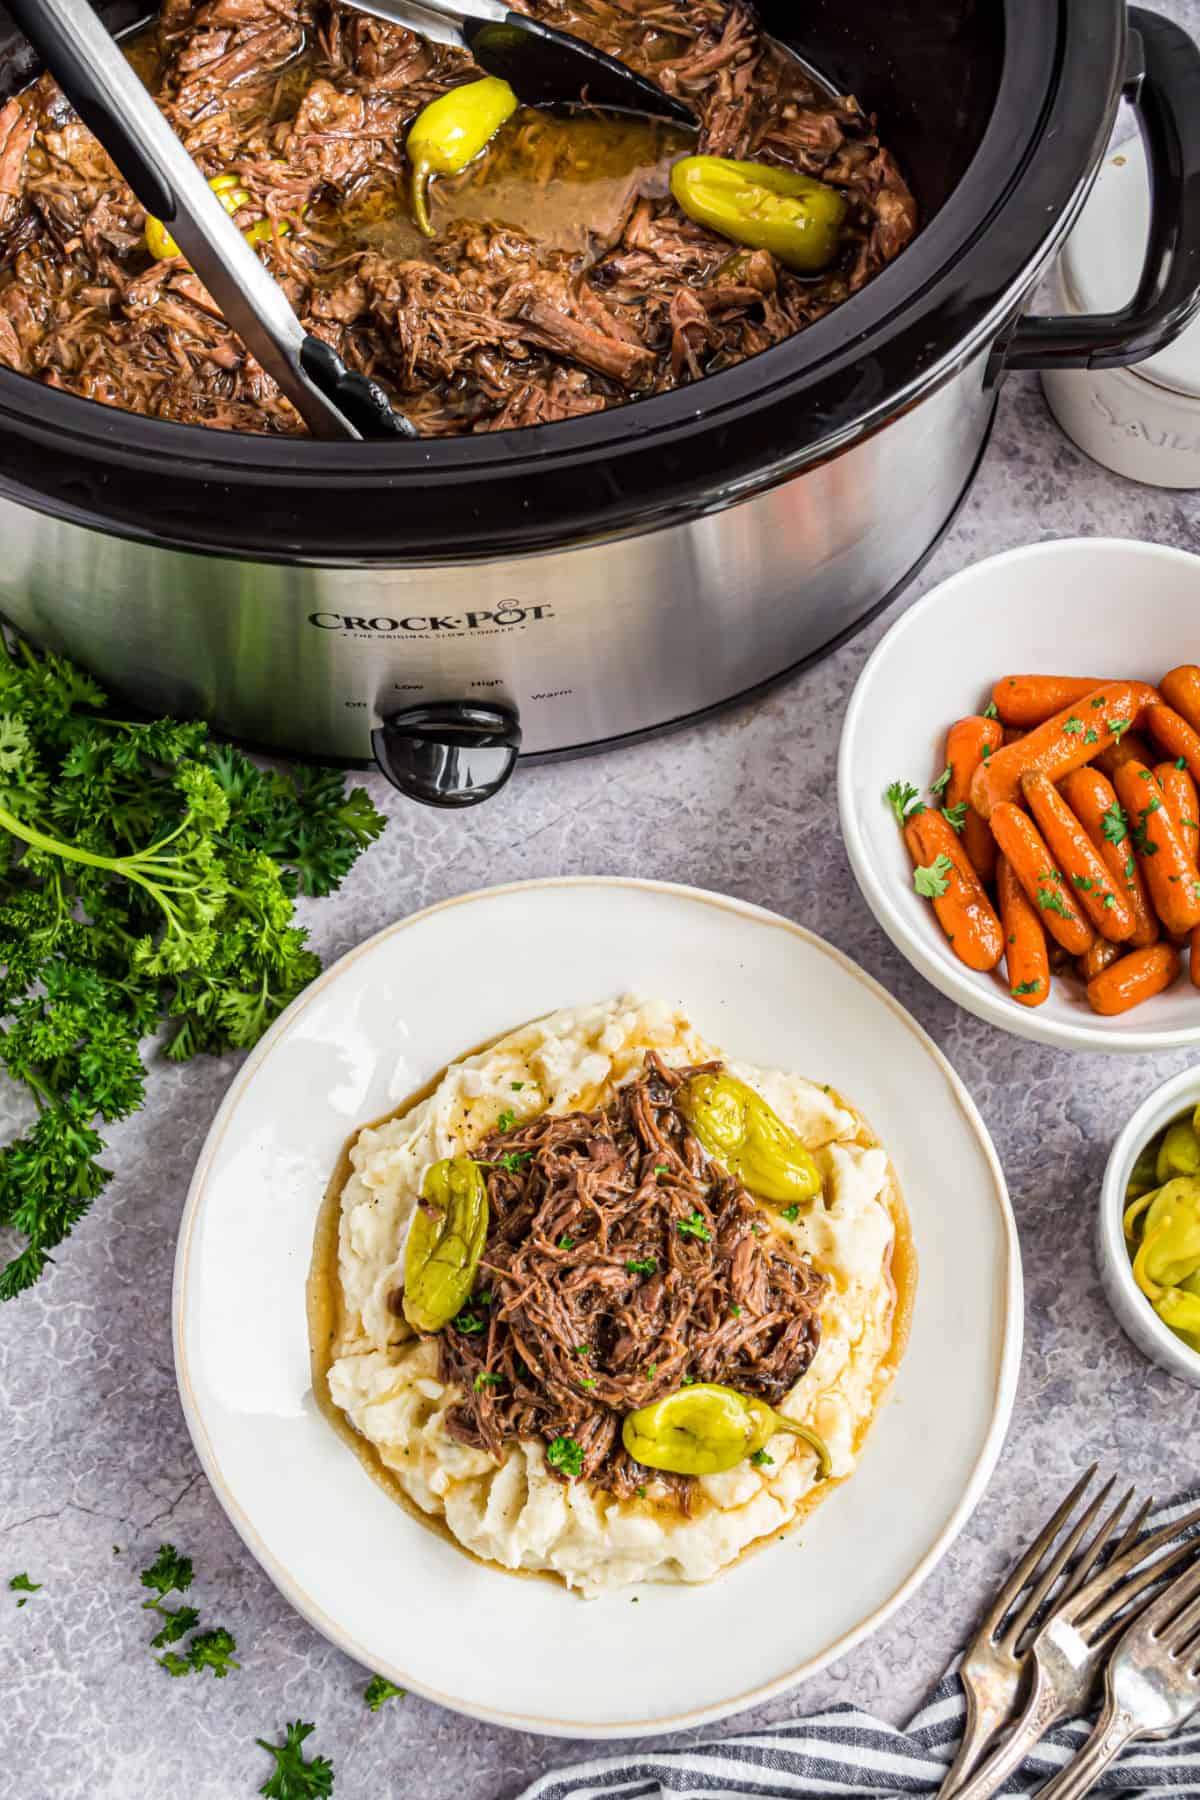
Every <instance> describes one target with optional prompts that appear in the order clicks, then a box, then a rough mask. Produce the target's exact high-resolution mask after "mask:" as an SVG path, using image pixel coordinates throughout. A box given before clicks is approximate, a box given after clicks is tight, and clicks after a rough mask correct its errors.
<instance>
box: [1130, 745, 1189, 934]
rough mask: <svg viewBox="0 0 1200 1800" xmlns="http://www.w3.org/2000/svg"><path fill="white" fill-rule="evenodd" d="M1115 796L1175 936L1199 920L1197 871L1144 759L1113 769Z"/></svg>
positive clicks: (1159, 910)
mask: <svg viewBox="0 0 1200 1800" xmlns="http://www.w3.org/2000/svg"><path fill="white" fill-rule="evenodd" d="M1116 788H1117V798H1118V800H1119V801H1120V802H1121V805H1122V806H1123V807H1124V809H1125V814H1126V817H1127V818H1128V821H1129V835H1130V836H1131V837H1132V839H1133V847H1134V850H1135V851H1136V852H1137V859H1138V864H1139V866H1140V868H1141V871H1142V874H1143V876H1144V877H1145V880H1146V886H1147V887H1148V888H1149V890H1150V899H1151V902H1152V903H1153V906H1154V910H1155V912H1156V913H1157V914H1158V916H1159V918H1160V919H1161V920H1162V923H1163V925H1164V926H1165V927H1166V929H1167V931H1169V932H1170V933H1172V935H1174V936H1178V935H1179V934H1180V933H1182V932H1189V931H1191V929H1192V927H1193V925H1200V871H1198V870H1197V868H1196V865H1195V863H1194V862H1192V860H1191V859H1190V857H1189V856H1188V853H1187V850H1186V849H1185V847H1184V842H1183V839H1182V837H1181V836H1180V834H1179V832H1178V831H1177V829H1176V827H1175V822H1174V820H1173V819H1172V818H1171V815H1170V813H1169V812H1168V811H1167V809H1166V807H1165V806H1164V805H1163V798H1162V795H1161V794H1160V793H1159V791H1158V783H1157V782H1156V781H1155V779H1154V776H1153V774H1152V773H1151V771H1150V770H1149V769H1148V768H1147V767H1146V766H1145V764H1144V763H1137V762H1127V763H1126V764H1125V766H1124V767H1123V768H1121V769H1118V770H1117V780H1116Z"/></svg>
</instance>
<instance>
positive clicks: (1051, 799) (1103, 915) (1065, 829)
mask: <svg viewBox="0 0 1200 1800" xmlns="http://www.w3.org/2000/svg"><path fill="white" fill-rule="evenodd" d="M1021 792H1022V794H1023V795H1024V796H1025V800H1026V802H1027V804H1028V806H1029V810H1030V812H1031V813H1032V814H1033V816H1034V819H1035V820H1036V821H1037V824H1038V826H1039V828H1040V830H1041V833H1042V836H1043V837H1044V838H1045V840H1046V843H1047V846H1048V847H1049V850H1050V854H1051V856H1053V858H1054V860H1055V862H1056V863H1057V864H1058V867H1059V868H1060V869H1061V870H1062V872H1063V874H1064V875H1065V876H1066V878H1067V881H1068V883H1069V884H1070V887H1071V891H1072V892H1073V894H1074V895H1075V898H1076V899H1077V900H1078V902H1079V905H1080V907H1081V909H1082V910H1083V911H1084V912H1085V913H1086V914H1087V916H1088V918H1089V919H1090V920H1091V921H1092V924H1093V925H1094V926H1095V927H1096V930H1097V931H1098V932H1099V933H1100V935H1101V936H1102V937H1106V938H1111V940H1112V942H1113V943H1114V944H1122V943H1124V941H1125V939H1126V938H1131V937H1132V936H1133V934H1134V932H1135V931H1136V930H1137V919H1136V917H1135V916H1134V911H1133V908H1132V907H1131V906H1130V904H1129V902H1128V900H1127V899H1126V898H1125V892H1124V883H1123V882H1122V883H1121V884H1120V886H1118V885H1117V884H1116V883H1115V882H1114V881H1113V879H1112V876H1111V874H1110V873H1109V870H1108V868H1107V866H1106V864H1105V863H1104V862H1102V860H1101V858H1100V852H1099V851H1098V850H1097V849H1096V847H1095V845H1094V844H1093V843H1092V840H1091V838H1090V837H1089V836H1088V834H1087V832H1086V831H1085V830H1084V829H1083V826H1082V825H1081V824H1080V823H1079V820H1078V819H1077V818H1076V817H1075V814H1074V813H1073V812H1072V811H1071V809H1070V807H1069V806H1068V805H1067V803H1066V801H1065V800H1064V799H1063V797H1062V795H1061V794H1060V793H1059V791H1058V789H1057V788H1056V787H1055V785H1054V783H1053V782H1052V781H1047V779H1046V777H1045V776H1044V775H1026V776H1025V778H1024V779H1023V781H1022V782H1021Z"/></svg>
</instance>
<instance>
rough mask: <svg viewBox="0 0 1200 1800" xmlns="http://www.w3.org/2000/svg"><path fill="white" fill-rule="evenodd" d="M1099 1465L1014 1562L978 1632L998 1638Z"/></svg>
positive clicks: (1078, 1484)
mask: <svg viewBox="0 0 1200 1800" xmlns="http://www.w3.org/2000/svg"><path fill="white" fill-rule="evenodd" d="M1099 1466H1100V1465H1099V1463H1093V1464H1092V1466H1091V1468H1090V1469H1087V1470H1085V1472H1084V1473H1083V1474H1082V1475H1081V1476H1080V1478H1079V1480H1078V1481H1077V1482H1076V1483H1075V1486H1074V1487H1073V1488H1072V1489H1071V1491H1070V1493H1069V1494H1068V1495H1067V1497H1066V1499H1065V1500H1064V1501H1063V1502H1062V1504H1061V1506H1059V1508H1058V1510H1057V1511H1056V1512H1055V1513H1054V1514H1053V1515H1052V1517H1051V1518H1049V1519H1048V1520H1047V1521H1046V1523H1045V1525H1043V1527H1042V1529H1041V1530H1040V1531H1039V1532H1038V1534H1037V1536H1036V1537H1035V1538H1034V1540H1033V1542H1032V1543H1031V1544H1030V1546H1029V1548H1028V1550H1027V1551H1026V1552H1025V1554H1024V1556H1023V1557H1021V1559H1020V1561H1019V1562H1017V1563H1014V1565H1013V1567H1012V1570H1011V1571H1010V1573H1009V1576H1008V1579H1007V1580H1006V1581H1005V1583H1004V1586H1003V1587H1002V1588H1001V1589H1000V1592H999V1593H998V1594H997V1595H996V1599H995V1601H994V1603H993V1605H992V1608H991V1610H990V1612H989V1613H988V1614H987V1616H986V1618H985V1619H984V1620H983V1622H982V1624H981V1625H980V1628H979V1633H978V1636H979V1637H980V1638H994V1637H995V1635H996V1632H997V1630H998V1629H999V1627H1000V1625H1001V1624H1002V1623H1003V1620H1004V1616H1005V1614H1006V1613H1007V1612H1008V1611H1009V1610H1010V1609H1011V1608H1012V1607H1013V1605H1015V1603H1016V1601H1017V1600H1019V1599H1020V1597H1021V1594H1022V1592H1023V1590H1024V1588H1025V1586H1026V1584H1027V1583H1028V1581H1029V1579H1030V1576H1031V1575H1033V1573H1034V1571H1035V1570H1036V1569H1037V1566H1038V1564H1039V1563H1040V1562H1041V1560H1042V1557H1043V1556H1044V1555H1045V1554H1046V1551H1047V1550H1048V1549H1049V1548H1050V1546H1051V1544H1053V1542H1054V1540H1055V1538H1056V1537H1057V1536H1058V1534H1059V1532H1060V1531H1061V1530H1062V1527H1063V1522H1064V1520H1066V1519H1067V1518H1069V1517H1070V1515H1071V1513H1072V1512H1073V1511H1074V1509H1075V1506H1076V1504H1077V1503H1078V1501H1079V1499H1080V1497H1081V1495H1082V1494H1083V1493H1085V1491H1086V1490H1087V1487H1088V1485H1089V1483H1090V1482H1091V1481H1092V1478H1093V1477H1094V1475H1095V1473H1096V1470H1097V1469H1098V1468H1099Z"/></svg>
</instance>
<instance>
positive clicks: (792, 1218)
mask: <svg viewBox="0 0 1200 1800" xmlns="http://www.w3.org/2000/svg"><path fill="white" fill-rule="evenodd" d="M780 1217H781V1218H783V1219H786V1220H787V1222H788V1224H789V1225H794V1224H795V1223H796V1220H797V1219H798V1218H799V1217H800V1202H799V1201H798V1200H793V1201H792V1204H791V1205H790V1206H785V1207H784V1208H783V1210H782V1212H781V1213H780Z"/></svg>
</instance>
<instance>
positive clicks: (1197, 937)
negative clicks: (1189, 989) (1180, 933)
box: [1188, 925, 1200, 988]
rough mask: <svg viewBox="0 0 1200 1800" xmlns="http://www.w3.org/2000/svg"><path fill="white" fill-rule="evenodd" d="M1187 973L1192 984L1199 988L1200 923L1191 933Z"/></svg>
mask: <svg viewBox="0 0 1200 1800" xmlns="http://www.w3.org/2000/svg"><path fill="white" fill-rule="evenodd" d="M1188 974H1189V975H1190V976H1191V978H1192V986H1193V987H1198V988H1200V925H1197V927H1196V929H1195V931H1193V933H1192V948H1191V952H1190V954H1189V956H1188Z"/></svg>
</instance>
